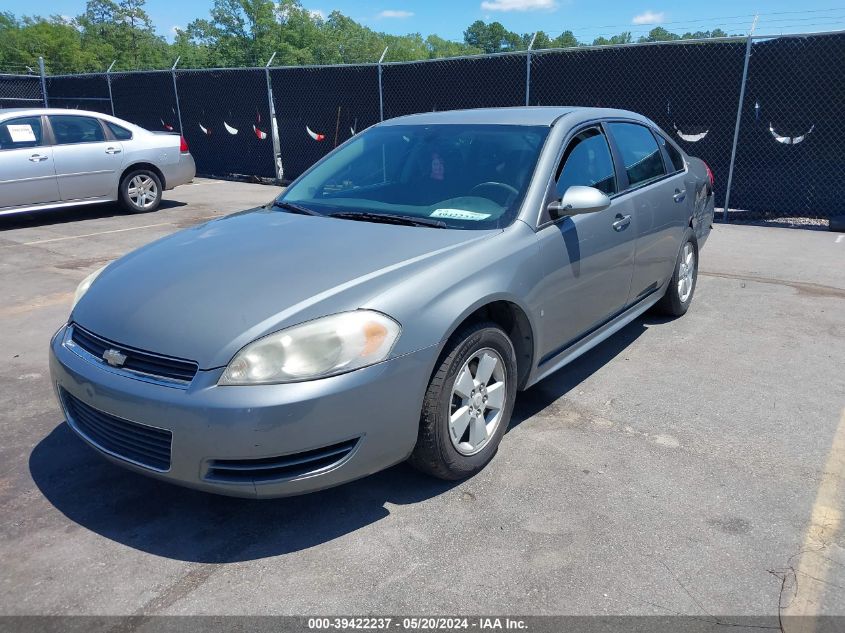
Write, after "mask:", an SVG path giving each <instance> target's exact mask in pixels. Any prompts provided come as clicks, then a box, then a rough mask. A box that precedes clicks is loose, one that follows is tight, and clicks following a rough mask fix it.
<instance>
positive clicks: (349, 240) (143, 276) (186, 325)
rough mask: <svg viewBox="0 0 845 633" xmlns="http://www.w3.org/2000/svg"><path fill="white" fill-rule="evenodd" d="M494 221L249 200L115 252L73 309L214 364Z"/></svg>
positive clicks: (337, 305)
mask: <svg viewBox="0 0 845 633" xmlns="http://www.w3.org/2000/svg"><path fill="white" fill-rule="evenodd" d="M497 232H498V231H461V230H451V229H436V228H427V227H414V226H401V225H388V224H375V223H372V222H359V221H351V220H339V219H332V218H325V217H313V216H302V215H295V214H290V213H284V212H280V211H273V210H268V209H264V208H260V209H254V210H251V211H246V212H243V213H238V214H235V215H231V216H227V217H225V218H221V219H219V220H214V221H212V222H208V223H206V224H202V225H199V226H196V227H193V228H190V229H186V230H184V231H180V232H178V233H174V234H173V235H171V236H168V237H165V238H163V239H161V240H158V241H156V242H153V243H152V244H149V245H147V246H145V247H143V248H141V249H138V250H136V251H134V252H132V253H130V254H128V255H126V256H125V257H123V258H121V259H119V260H117V261H116V262H114V263H112V264H111V265H109V266H108V267H107V268H106V270H104V271H103V273H102V274H101V275H100V276H99V277H98V278H97V279H96V281H95V282H94V283H93V285H92V286H91V288H90V289H89V291H88V292H87V293H86V294H85V296H84V297H83V298H82V299H81V300H80V302H79V303H78V304H77V306H76V307H75V308H74V311H73V314H72V315H71V319H72V321H74V322H75V323H78V324H79V325H81V326H82V327H83V328H85V329H88V330H90V331H91V332H93V333H95V334H98V335H99V336H101V337H104V338H107V339H109V340H111V341H114V342H116V343H118V344H121V345H126V346H128V347H135V348H138V349H142V350H146V351H150V352H154V353H157V354H162V355H166V356H173V357H178V358H184V359H189V360H193V361H196V362H197V363H199V366H200V368H201V369H212V368H216V367H221V366H224V365H226V364H227V363H228V362H229V360H230V359H231V358H232V356H233V355H234V354H235V352H237V350H239V349H240V348H241V347H243V346H244V345H246V344H247V343H249V342H251V341H253V340H255V339H256V338H258V337H260V336H263V335H264V334H268V333H270V332H274V331H276V330H279V329H280V328H283V327H287V326H289V325H294V324H296V323H301V322H303V321H307V320H309V319H313V318H317V317H320V316H324V315H327V314H334V313H336V312H342V311H345V310H353V309H356V308H358V307H359V306H361V305H363V304H364V303H366V301H367V299H369V298H371V297H373V296H376V295H377V294H380V293H381V292H383V291H384V290H385V289H387V288H388V287H389V285H390V284H394V283H402V282H403V280H407V277H408V273H409V270H408V269H409V268H413V267H415V266H424V265H426V263H430V261H429V260H430V259H431V258H434V257H440V256H442V255H443V254H444V253H446V252H448V251H451V250H452V249H455V248H457V247H458V246H460V245H463V244H466V243H467V242H470V241H475V240H479V239H484V238H485V237H488V236H490V235H492V234H495V233H497Z"/></svg>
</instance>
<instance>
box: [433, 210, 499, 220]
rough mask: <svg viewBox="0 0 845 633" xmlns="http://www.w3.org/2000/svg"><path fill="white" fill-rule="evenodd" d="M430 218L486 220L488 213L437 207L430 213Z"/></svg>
mask: <svg viewBox="0 0 845 633" xmlns="http://www.w3.org/2000/svg"><path fill="white" fill-rule="evenodd" d="M431 217H432V218H449V219H450V220H486V219H487V218H489V217H490V214H489V213H476V212H475V211H464V210H463V209H437V211H435V212H434V213H432V214H431Z"/></svg>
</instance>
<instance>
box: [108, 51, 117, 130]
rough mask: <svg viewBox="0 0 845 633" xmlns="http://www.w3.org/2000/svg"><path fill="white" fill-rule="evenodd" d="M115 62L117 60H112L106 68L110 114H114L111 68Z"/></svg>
mask: <svg viewBox="0 0 845 633" xmlns="http://www.w3.org/2000/svg"><path fill="white" fill-rule="evenodd" d="M116 63H117V60H114V61H113V62H112V63H111V65H110V66H109V68H108V70H107V71H106V83H108V85H109V104H110V105H111V115H112V116H114V99H113V98H112V95H111V69H112V68H114V65H115V64H116Z"/></svg>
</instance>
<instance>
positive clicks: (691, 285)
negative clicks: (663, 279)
mask: <svg viewBox="0 0 845 633" xmlns="http://www.w3.org/2000/svg"><path fill="white" fill-rule="evenodd" d="M697 280H698V246H697V244H696V242H695V240H694V238H692V237H688V238H687V239H686V241H685V242H684V244H683V246H681V252H680V253H678V260H677V261H676V262H675V271H674V272H673V273H672V279H671V280H670V281H669V287H668V288H666V294H665V295H663V298H662V299H661V300H660V301H658V302H657V304H656V306H655V308H656V309H657V310H658V311H659V312H661V313H663V314H666V315H668V316H673V317H679V316H683V315H684V314H686V312H687V310H688V309H689V307H690V304H691V303H692V296H693V294H694V293H695V284H696V281H697Z"/></svg>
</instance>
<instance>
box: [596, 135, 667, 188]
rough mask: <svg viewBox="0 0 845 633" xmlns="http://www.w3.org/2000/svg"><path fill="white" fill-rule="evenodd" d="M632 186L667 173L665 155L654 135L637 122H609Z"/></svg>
mask: <svg viewBox="0 0 845 633" xmlns="http://www.w3.org/2000/svg"><path fill="white" fill-rule="evenodd" d="M608 127H609V128H610V133H611V134H612V135H613V138H614V140H615V141H616V145H617V146H618V147H619V153H620V154H621V155H622V163H623V165H624V168H625V172H626V173H627V174H628V183H629V185H630V186H631V187H636V186H638V185H642V184H644V183H647V182H649V181H652V180H655V179H657V178H660V177H662V176H663V175H665V170H664V168H663V157H662V156H661V155H660V148H659V147H658V146H657V141H655V140H654V135H653V134H652V133H651V130H649V129H648V128H647V127H645V126H642V125H637V124H636V123H609V124H608Z"/></svg>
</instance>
